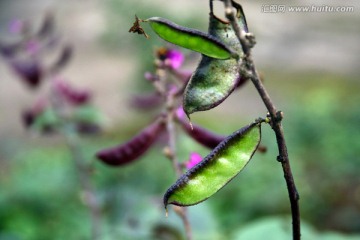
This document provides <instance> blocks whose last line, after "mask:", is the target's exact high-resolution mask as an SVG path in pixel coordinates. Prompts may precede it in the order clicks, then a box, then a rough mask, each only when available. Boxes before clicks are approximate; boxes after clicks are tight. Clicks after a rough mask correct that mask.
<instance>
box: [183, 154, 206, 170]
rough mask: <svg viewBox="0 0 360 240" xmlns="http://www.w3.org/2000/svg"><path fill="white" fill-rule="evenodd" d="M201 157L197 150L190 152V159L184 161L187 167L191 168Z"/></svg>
mask: <svg viewBox="0 0 360 240" xmlns="http://www.w3.org/2000/svg"><path fill="white" fill-rule="evenodd" d="M201 160H202V157H201V155H200V154H198V153H197V152H192V153H190V159H189V160H188V161H187V162H186V163H185V166H186V168H187V169H190V168H193V167H194V166H195V165H196V164H198V163H199V162H201Z"/></svg>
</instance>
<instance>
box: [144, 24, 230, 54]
mask: <svg viewBox="0 0 360 240" xmlns="http://www.w3.org/2000/svg"><path fill="white" fill-rule="evenodd" d="M145 22H149V23H150V26H151V28H152V29H153V30H154V31H155V32H156V33H157V34H158V35H159V37H161V38H162V39H164V40H166V41H168V42H171V43H173V44H176V45H178V46H181V47H184V48H187V49H190V50H193V51H196V52H199V53H202V54H204V55H206V56H208V57H211V58H216V59H229V58H231V57H237V54H236V53H234V52H233V51H232V50H231V49H229V48H228V47H227V46H226V45H224V43H222V42H221V41H220V40H219V39H217V38H216V37H214V36H211V35H209V34H206V33H203V32H201V31H198V30H196V29H191V28H186V27H182V26H179V25H177V24H175V23H173V22H171V21H169V20H167V19H164V18H160V17H152V18H149V19H147V20H145Z"/></svg>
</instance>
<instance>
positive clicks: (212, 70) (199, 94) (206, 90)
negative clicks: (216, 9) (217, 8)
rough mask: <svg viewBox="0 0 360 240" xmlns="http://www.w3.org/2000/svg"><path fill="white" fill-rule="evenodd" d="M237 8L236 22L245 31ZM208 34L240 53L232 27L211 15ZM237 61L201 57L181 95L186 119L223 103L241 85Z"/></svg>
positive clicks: (241, 16)
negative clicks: (182, 95) (192, 114)
mask: <svg viewBox="0 0 360 240" xmlns="http://www.w3.org/2000/svg"><path fill="white" fill-rule="evenodd" d="M234 6H235V7H236V8H237V21H238V23H239V24H240V25H241V26H242V28H243V29H246V20H245V16H244V14H243V12H242V8H241V6H237V5H234ZM209 34H210V35H212V36H214V37H216V38H218V39H220V40H221V41H222V42H224V43H225V44H226V45H227V46H229V47H231V49H233V50H235V51H237V52H239V53H242V48H241V45H240V43H239V41H238V39H237V37H236V34H235V32H234V30H233V29H232V27H231V24H230V23H228V22H225V21H223V20H221V19H219V18H217V17H216V16H215V15H214V14H213V13H210V23H209ZM239 61H240V60H239V59H235V58H231V59H227V60H218V59H214V58H209V57H207V56H204V55H203V56H202V59H201V61H200V63H199V65H198V67H197V69H196V70H195V72H194V73H193V75H192V76H191V78H190V81H189V83H188V85H187V86H186V89H185V92H184V100H183V106H184V111H185V113H186V114H187V115H188V116H189V115H190V114H191V113H194V112H197V111H206V110H209V109H212V108H214V107H216V106H218V105H219V104H220V103H222V102H223V101H224V100H225V99H226V98H227V97H228V96H229V95H230V94H231V93H232V92H233V91H234V89H235V88H236V86H237V85H238V84H240V83H241V81H240V80H241V78H240V74H239V70H240V69H239V68H240V64H239Z"/></svg>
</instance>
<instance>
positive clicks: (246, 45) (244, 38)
mask: <svg viewBox="0 0 360 240" xmlns="http://www.w3.org/2000/svg"><path fill="white" fill-rule="evenodd" d="M210 1H212V0H210ZM223 2H224V6H225V14H226V17H227V18H228V20H229V21H230V23H231V25H232V27H233V29H234V31H235V34H236V36H237V38H238V40H239V42H240V44H241V46H242V50H243V52H244V57H243V61H242V66H241V69H242V70H243V71H244V70H245V71H246V73H247V74H246V75H247V76H249V77H250V79H251V81H252V82H253V84H254V86H255V88H256V89H257V91H258V92H259V95H260V97H261V98H262V100H263V102H264V104H265V106H266V108H267V110H268V111H269V115H270V117H271V127H272V129H273V130H274V133H275V136H276V141H277V145H278V150H279V156H278V157H277V160H278V161H279V162H280V163H281V165H282V169H283V173H284V178H285V181H286V185H287V189H288V194H289V200H290V206H291V214H292V229H293V239H294V240H299V239H300V238H301V232H300V208H299V194H298V192H297V189H296V186H295V181H294V178H293V175H292V171H291V167H290V161H289V156H288V152H287V147H286V142H285V137H284V131H283V127H282V124H281V120H282V117H283V114H282V112H278V111H277V109H276V107H275V105H274V104H273V102H272V100H271V98H270V95H269V94H268V93H267V91H266V89H265V87H264V85H263V84H262V82H261V80H260V77H259V75H258V73H257V71H256V68H255V64H254V62H253V59H252V57H251V48H252V47H253V45H254V41H253V40H254V39H249V36H251V35H249V34H247V33H246V32H245V31H243V30H241V29H240V26H239V25H238V24H237V21H236V17H235V14H234V10H233V7H232V1H231V0H223Z"/></svg>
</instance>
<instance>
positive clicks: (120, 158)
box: [96, 117, 165, 166]
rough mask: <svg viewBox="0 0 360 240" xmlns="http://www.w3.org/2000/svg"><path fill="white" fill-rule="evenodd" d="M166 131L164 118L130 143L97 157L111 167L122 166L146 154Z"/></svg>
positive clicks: (102, 151) (159, 119)
mask: <svg viewBox="0 0 360 240" xmlns="http://www.w3.org/2000/svg"><path fill="white" fill-rule="evenodd" d="M164 129H165V124H164V120H163V118H161V117H159V118H158V119H156V120H155V122H153V123H152V124H150V125H149V126H147V127H146V128H145V129H143V130H142V131H141V132H140V133H138V134H137V135H136V136H135V137H133V138H132V139H131V140H129V141H128V142H126V143H124V144H121V145H119V146H115V147H112V148H108V149H104V150H101V151H99V152H98V153H97V154H96V156H97V158H98V159H100V160H101V161H103V162H104V163H106V164H108V165H111V166H122V165H124V164H127V163H130V162H132V161H134V160H136V159H137V158H138V157H140V156H141V155H142V154H144V153H145V152H146V151H147V150H148V149H149V147H150V146H151V145H152V144H153V143H154V142H155V141H156V139H157V138H158V136H159V135H160V134H161V132H162V131H163V130H164Z"/></svg>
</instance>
